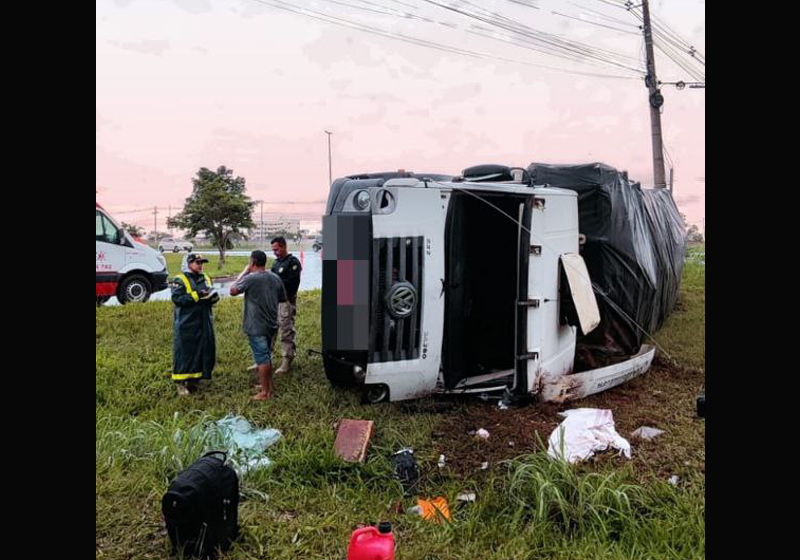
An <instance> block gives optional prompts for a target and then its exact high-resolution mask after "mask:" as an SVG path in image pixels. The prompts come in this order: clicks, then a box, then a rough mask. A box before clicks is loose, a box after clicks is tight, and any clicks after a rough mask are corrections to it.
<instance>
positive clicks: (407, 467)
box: [392, 448, 419, 494]
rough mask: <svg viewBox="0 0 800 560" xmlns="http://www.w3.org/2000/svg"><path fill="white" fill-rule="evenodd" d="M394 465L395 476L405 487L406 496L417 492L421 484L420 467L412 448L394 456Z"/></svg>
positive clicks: (402, 450)
mask: <svg viewBox="0 0 800 560" xmlns="http://www.w3.org/2000/svg"><path fill="white" fill-rule="evenodd" d="M392 462H393V463H394V476H395V478H396V479H397V480H399V481H400V484H401V485H402V486H403V491H404V492H405V493H406V494H413V493H416V491H417V484H418V483H419V467H418V466H417V460H416V459H415V458H414V450H413V449H410V448H406V449H401V450H400V451H398V452H397V453H395V454H394V455H392Z"/></svg>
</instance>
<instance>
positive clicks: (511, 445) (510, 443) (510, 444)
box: [508, 441, 516, 447]
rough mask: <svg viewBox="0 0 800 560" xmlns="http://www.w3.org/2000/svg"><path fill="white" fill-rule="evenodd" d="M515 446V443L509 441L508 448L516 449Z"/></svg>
mask: <svg viewBox="0 0 800 560" xmlns="http://www.w3.org/2000/svg"><path fill="white" fill-rule="evenodd" d="M515 445H516V444H515V443H514V442H513V441H509V442H508V446H509V447H514V446H515Z"/></svg>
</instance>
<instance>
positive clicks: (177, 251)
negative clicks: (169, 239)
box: [172, 245, 181, 253]
mask: <svg viewBox="0 0 800 560" xmlns="http://www.w3.org/2000/svg"><path fill="white" fill-rule="evenodd" d="M172 252H173V253H180V252H181V250H180V248H179V247H178V246H177V245H175V246H174V247H173V248H172Z"/></svg>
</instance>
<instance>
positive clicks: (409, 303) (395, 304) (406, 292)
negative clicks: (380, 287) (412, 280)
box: [386, 282, 417, 319]
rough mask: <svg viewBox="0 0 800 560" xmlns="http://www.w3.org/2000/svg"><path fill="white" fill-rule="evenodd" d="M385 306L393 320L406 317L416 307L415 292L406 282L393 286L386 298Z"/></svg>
mask: <svg viewBox="0 0 800 560" xmlns="http://www.w3.org/2000/svg"><path fill="white" fill-rule="evenodd" d="M386 305H387V307H388V308H389V312H390V313H391V314H392V315H393V316H394V317H395V319H403V318H405V317H408V316H409V315H411V312H412V311H414V306H415V305H417V290H415V289H414V286H412V285H411V284H409V283H408V282H400V283H398V284H395V285H394V286H392V289H391V290H389V293H388V294H387V296H386Z"/></svg>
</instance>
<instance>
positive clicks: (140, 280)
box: [117, 274, 153, 304]
mask: <svg viewBox="0 0 800 560" xmlns="http://www.w3.org/2000/svg"><path fill="white" fill-rule="evenodd" d="M152 290H153V288H152V286H151V285H150V281H149V280H148V279H147V278H145V277H144V276H141V275H139V274H133V275H132V276H128V277H127V278H125V280H123V281H122V283H120V285H119V290H118V293H117V299H119V302H120V303H122V304H125V303H144V302H145V301H147V300H148V299H150V293H151V292H152Z"/></svg>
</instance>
